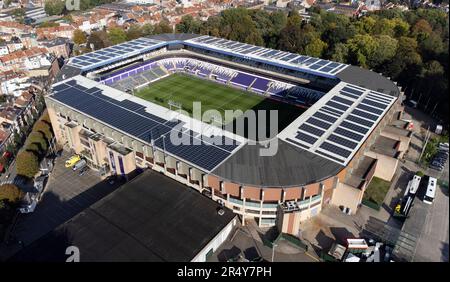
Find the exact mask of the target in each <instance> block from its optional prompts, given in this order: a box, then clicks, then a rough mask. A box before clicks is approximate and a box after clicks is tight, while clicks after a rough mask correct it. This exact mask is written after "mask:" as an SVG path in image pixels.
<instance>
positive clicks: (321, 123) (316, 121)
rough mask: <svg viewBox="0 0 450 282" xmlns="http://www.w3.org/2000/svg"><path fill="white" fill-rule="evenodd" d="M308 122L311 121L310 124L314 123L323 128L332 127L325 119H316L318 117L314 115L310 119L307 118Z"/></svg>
mask: <svg viewBox="0 0 450 282" xmlns="http://www.w3.org/2000/svg"><path fill="white" fill-rule="evenodd" d="M306 122H307V123H310V124H313V125H315V126H318V127H320V128H323V129H328V128H330V127H331V124H329V123H326V122H323V121H321V120H319V119H316V118H313V117H310V118H309V119H307V120H306Z"/></svg>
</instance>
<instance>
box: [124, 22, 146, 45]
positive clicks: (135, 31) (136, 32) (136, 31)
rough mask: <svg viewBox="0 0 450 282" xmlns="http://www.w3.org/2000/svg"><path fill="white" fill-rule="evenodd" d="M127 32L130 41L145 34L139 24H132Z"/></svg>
mask: <svg viewBox="0 0 450 282" xmlns="http://www.w3.org/2000/svg"><path fill="white" fill-rule="evenodd" d="M125 34H126V38H127V40H128V41H130V40H133V39H136V38H139V37H142V36H144V34H143V33H142V29H141V27H140V26H138V25H132V26H130V27H129V28H128V29H127V31H126V32H125Z"/></svg>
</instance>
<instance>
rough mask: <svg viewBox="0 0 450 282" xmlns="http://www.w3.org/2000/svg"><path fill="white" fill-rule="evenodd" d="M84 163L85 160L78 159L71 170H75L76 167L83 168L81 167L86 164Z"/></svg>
mask: <svg viewBox="0 0 450 282" xmlns="http://www.w3.org/2000/svg"><path fill="white" fill-rule="evenodd" d="M86 164H87V163H86V160H79V161H78V162H77V163H76V164H75V165H74V166H73V168H72V170H73V171H75V170H77V169H80V168H83V167H85V166H86Z"/></svg>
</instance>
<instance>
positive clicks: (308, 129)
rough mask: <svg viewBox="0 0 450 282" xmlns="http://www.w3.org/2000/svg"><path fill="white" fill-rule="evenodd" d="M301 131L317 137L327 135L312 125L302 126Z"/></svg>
mask: <svg viewBox="0 0 450 282" xmlns="http://www.w3.org/2000/svg"><path fill="white" fill-rule="evenodd" d="M299 129H301V130H303V131H306V132H308V133H311V134H312V135H316V136H322V134H324V133H325V131H323V130H321V129H318V128H316V127H313V126H311V125H308V124H302V125H301V126H300V127H299Z"/></svg>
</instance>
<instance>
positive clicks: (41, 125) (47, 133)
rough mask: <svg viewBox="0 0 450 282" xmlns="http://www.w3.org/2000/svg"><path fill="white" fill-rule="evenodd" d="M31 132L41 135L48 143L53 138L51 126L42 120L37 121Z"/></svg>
mask: <svg viewBox="0 0 450 282" xmlns="http://www.w3.org/2000/svg"><path fill="white" fill-rule="evenodd" d="M33 131H34V132H39V133H41V134H43V135H44V138H45V139H46V140H47V141H50V140H51V139H52V138H53V132H52V128H51V125H50V124H48V123H46V122H44V121H42V120H39V121H37V122H36V123H35V124H34V127H33Z"/></svg>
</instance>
